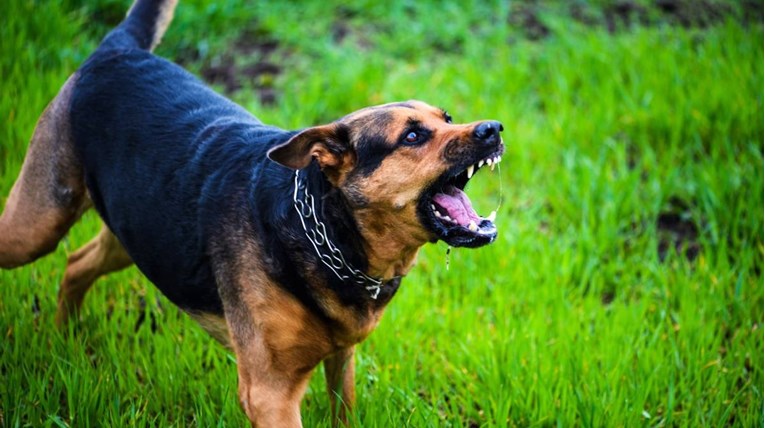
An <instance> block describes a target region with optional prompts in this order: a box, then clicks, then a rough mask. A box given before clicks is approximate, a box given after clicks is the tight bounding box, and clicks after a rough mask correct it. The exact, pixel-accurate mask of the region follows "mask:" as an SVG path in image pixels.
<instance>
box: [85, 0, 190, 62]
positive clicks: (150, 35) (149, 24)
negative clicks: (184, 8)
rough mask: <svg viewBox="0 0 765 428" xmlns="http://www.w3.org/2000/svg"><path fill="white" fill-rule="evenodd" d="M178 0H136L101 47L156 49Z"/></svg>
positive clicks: (171, 18)
mask: <svg viewBox="0 0 765 428" xmlns="http://www.w3.org/2000/svg"><path fill="white" fill-rule="evenodd" d="M177 4H178V0H135V2H134V3H133V5H132V6H131V7H130V10H128V13H127V17H125V19H124V20H123V21H122V22H121V23H120V25H118V26H117V28H115V29H114V30H112V31H111V32H110V33H109V34H108V35H107V36H106V38H104V40H103V42H101V45H100V46H99V49H130V48H138V49H145V50H149V51H151V50H154V48H155V47H156V46H157V45H158V44H159V42H160V40H161V39H162V36H163V35H164V34H165V31H166V30H167V27H168V26H169V25H170V21H172V20H173V12H174V11H175V6H176V5H177Z"/></svg>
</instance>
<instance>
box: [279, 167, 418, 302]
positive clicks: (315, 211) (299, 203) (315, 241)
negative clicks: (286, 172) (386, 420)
mask: <svg viewBox="0 0 765 428" xmlns="http://www.w3.org/2000/svg"><path fill="white" fill-rule="evenodd" d="M292 199H293V207H294V211H295V212H296V214H297V218H298V219H299V221H300V225H301V226H302V228H303V231H304V232H305V239H306V240H307V241H308V243H310V245H309V247H310V248H312V249H313V250H314V251H315V255H316V256H317V257H318V261H319V262H320V263H321V264H323V265H324V266H325V268H326V269H327V270H329V271H330V272H332V273H333V274H334V276H335V277H336V278H337V279H339V280H340V281H342V282H344V283H348V284H351V285H353V286H356V287H364V288H365V289H366V290H367V291H368V292H369V295H370V297H372V299H375V300H376V299H377V297H378V295H379V293H380V291H381V288H382V287H384V286H385V283H387V282H389V281H392V280H395V279H396V278H398V277H400V275H395V274H393V275H370V274H369V271H370V269H369V268H370V266H371V265H370V264H369V262H370V261H374V260H377V257H373V258H372V259H369V258H368V255H369V254H370V253H369V249H370V247H369V246H366V245H364V239H363V238H364V237H363V235H361V234H360V231H359V230H358V227H357V226H358V223H357V221H356V219H355V218H354V216H353V213H352V211H351V209H350V207H349V206H348V204H347V203H346V201H345V199H344V198H343V196H342V194H341V192H340V191H339V190H338V189H337V188H334V187H332V186H331V185H330V184H329V183H328V182H327V181H326V180H325V179H324V178H323V177H321V173H319V174H316V172H315V171H313V173H312V171H305V172H302V173H301V172H300V171H296V172H295V175H294V187H293V195H292ZM360 235H361V236H360ZM372 254H375V253H372ZM396 270H400V269H396ZM407 271H408V269H407ZM381 272H385V271H384V270H381Z"/></svg>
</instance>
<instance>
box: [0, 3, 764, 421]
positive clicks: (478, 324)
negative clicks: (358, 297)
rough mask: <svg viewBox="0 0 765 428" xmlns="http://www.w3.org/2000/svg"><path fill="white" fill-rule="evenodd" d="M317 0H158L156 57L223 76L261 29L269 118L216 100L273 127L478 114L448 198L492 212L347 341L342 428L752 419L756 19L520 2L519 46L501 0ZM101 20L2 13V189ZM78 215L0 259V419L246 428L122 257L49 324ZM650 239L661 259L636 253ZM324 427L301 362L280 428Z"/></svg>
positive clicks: (84, 8)
mask: <svg viewBox="0 0 765 428" xmlns="http://www.w3.org/2000/svg"><path fill="white" fill-rule="evenodd" d="M244 3H246V5H245V4H244ZM639 3H641V4H643V3H645V2H639ZM710 3H714V4H717V3H725V2H720V1H717V2H710ZM340 4H341V2H338V3H337V5H333V4H330V5H328V4H327V2H309V1H303V2H300V3H298V4H295V3H294V2H276V1H273V2H271V1H264V2H257V4H255V5H253V4H250V2H244V1H236V0H230V1H226V2H217V3H215V4H207V2H203V1H201V0H198V1H182V2H181V5H180V7H179V11H178V14H177V19H176V21H175V22H174V24H173V26H171V28H170V30H169V33H168V34H167V36H166V37H165V41H164V44H163V45H162V46H161V47H160V49H159V51H158V53H159V54H160V55H163V56H167V57H170V58H182V59H184V63H185V64H186V65H187V67H188V68H189V69H191V70H193V71H195V72H200V71H201V70H203V69H204V68H205V67H208V66H210V65H211V64H216V63H217V62H219V61H221V58H223V57H224V56H225V55H224V54H226V53H230V54H233V55H235V56H236V60H237V63H240V61H241V63H242V64H244V63H246V61H248V57H247V55H246V54H242V53H240V52H237V51H234V50H233V46H234V45H235V42H236V41H237V40H239V39H240V37H242V36H241V35H242V34H245V35H247V37H253V35H259V36H260V37H267V38H269V39H273V40H276V41H278V42H279V48H278V50H277V51H276V53H274V54H273V57H274V59H273V60H274V61H279V63H280V65H282V66H283V68H282V73H280V74H278V75H277V76H275V77H269V78H268V79H269V80H268V81H267V82H265V84H267V85H271V86H273V88H274V89H275V90H276V93H277V98H276V103H275V104H272V105H263V104H261V103H259V102H258V97H257V89H255V88H254V86H257V85H258V84H264V82H255V84H245V85H244V88H243V89H242V90H240V91H237V92H235V93H234V94H232V96H233V98H234V99H235V100H237V101H238V102H240V103H242V104H243V105H244V106H245V107H246V108H248V109H249V110H250V111H252V112H253V113H254V114H256V115H257V116H259V117H260V118H262V119H263V120H264V121H266V122H269V123H273V124H276V125H279V126H282V127H285V128H293V127H302V126H307V125H310V124H315V123H321V122H324V121H328V120H332V119H334V118H337V117H339V116H341V115H343V114H345V113H348V112H350V111H353V110H356V109H358V108H361V107H363V106H366V105H369V104H374V103H382V102H387V101H393V100H401V99H409V98H418V99H422V100H425V101H427V102H429V103H431V104H434V105H438V106H442V107H444V108H446V109H448V110H449V112H450V113H451V114H452V115H453V116H454V118H455V121H457V122H462V121H472V120H477V119H482V118H493V119H498V120H501V121H502V122H503V123H504V125H505V132H504V135H505V141H506V142H507V144H508V147H507V154H506V155H505V156H504V161H503V163H502V167H501V171H500V172H499V173H497V172H496V171H495V173H494V174H490V173H488V172H486V171H484V172H481V173H480V174H479V175H478V177H477V178H476V179H475V181H476V182H473V183H472V184H471V186H470V187H469V189H468V193H470V195H471V197H472V199H473V200H474V201H475V202H476V204H477V205H478V208H479V209H478V210H479V212H482V213H487V212H489V211H490V210H492V209H494V208H495V207H496V205H497V204H498V203H499V202H500V201H501V208H500V210H499V216H498V217H499V220H498V225H499V227H500V236H499V239H498V240H497V242H496V243H495V244H493V245H491V246H489V247H486V248H482V249H480V250H475V251H473V250H463V249H458V250H452V252H451V256H450V261H449V263H448V266H449V267H448V269H447V261H446V255H445V253H446V247H445V246H444V245H443V244H438V245H430V246H427V247H426V248H425V249H424V250H423V252H422V254H421V257H420V260H419V263H418V265H417V267H416V268H415V269H414V270H413V271H412V272H411V274H410V275H409V276H408V277H407V278H406V280H405V281H404V285H403V288H402V290H401V291H400V293H399V295H398V296H397V297H396V299H394V301H393V302H392V304H391V305H390V307H389V309H388V310H387V312H386V314H385V316H384V317H383V320H382V322H381V324H380V326H379V328H378V329H377V330H376V331H375V332H374V333H373V334H372V336H371V337H370V338H369V339H368V340H367V341H366V342H364V343H363V344H362V345H361V346H360V347H359V352H358V356H357V367H358V374H357V379H356V384H357V390H358V406H357V413H356V415H355V418H356V421H355V422H356V425H357V426H364V427H375V426H381V427H382V426H396V427H397V426H416V427H420V426H482V427H484V426H485V427H494V426H508V425H510V426H609V427H610V426H629V427H631V426H689V427H696V426H724V425H732V426H745V427H751V426H763V273H762V268H763V120H762V118H763V84H762V82H763V45H762V40H763V29H762V25H761V24H759V23H751V22H750V23H741V22H742V21H741V19H737V18H736V16H737V15H736V14H735V13H732V14H731V15H730V17H729V19H723V20H719V21H716V22H715V23H714V24H713V25H711V26H706V27H704V28H697V27H691V28H683V27H680V26H676V25H672V21H671V20H665V21H662V20H661V19H659V18H657V19H658V20H657V21H652V22H651V25H649V26H638V25H628V26H627V27H626V28H621V29H619V31H616V32H613V33H611V32H609V31H607V30H606V26H605V25H595V26H584V25H582V24H579V23H577V22H575V21H573V20H572V19H571V18H570V17H569V16H568V15H567V13H565V8H563V7H562V6H560V4H558V3H544V4H545V5H547V6H546V7H545V8H543V9H542V10H541V11H540V13H539V17H540V19H541V21H542V22H543V23H544V25H545V26H546V28H547V29H548V30H549V35H548V36H547V37H545V38H543V39H541V40H537V41H530V40H526V39H524V37H522V33H523V32H522V31H521V30H520V29H518V28H514V27H511V26H508V25H507V19H506V18H507V16H508V14H510V13H511V7H510V6H508V5H507V4H505V3H502V4H500V3H499V2H478V1H474V2H471V1H468V2H465V1H463V2H454V3H450V2H447V3H444V4H442V3H430V2H407V1H393V2H373V1H362V2H357V3H355V4H354V5H353V6H348V5H343V6H340ZM584 4H590V3H587V2H584ZM609 4H611V2H607V1H596V2H591V5H590V7H592V10H593V11H595V12H598V13H600V12H601V11H602V10H605V9H603V8H606V7H607V6H608V5H609ZM511 5H516V4H515V3H513V4H511ZM593 5H594V6H593ZM125 9H126V3H125V2H124V1H114V0H96V1H89V2H87V4H86V5H83V4H82V2H74V1H69V2H63V3H59V2H34V1H28V0H6V1H3V2H0V94H1V95H0V117H1V118H2V120H0V195H3V196H0V198H3V197H4V196H5V195H7V194H8V191H9V190H10V188H11V186H12V184H13V181H14V179H15V177H16V175H17V173H18V169H19V167H20V165H21V162H22V160H23V155H24V152H25V150H26V144H27V141H28V139H29V136H30V135H31V132H32V130H33V127H34V124H35V121H36V119H37V117H38V116H39V114H40V112H41V111H42V109H43V108H44V106H45V104H46V103H47V102H48V101H49V100H50V99H51V98H52V97H53V96H54V95H55V93H56V91H57V90H58V88H59V87H60V86H61V85H62V84H63V82H64V80H65V79H66V77H67V76H68V75H69V74H70V73H71V72H72V71H73V70H74V69H76V67H77V66H78V64H79V63H81V62H82V61H83V60H84V58H86V57H87V54H88V53H89V52H90V51H91V50H92V49H93V47H94V46H95V45H96V44H97V41H98V40H99V38H100V37H102V36H103V34H104V32H105V31H107V30H108V28H110V26H111V25H113V24H114V23H115V22H116V21H118V20H119V19H120V17H121V16H122V14H123V13H124V10H125ZM733 10H734V12H735V10H736V9H735V8H734V9H733ZM596 16H600V15H598V14H596ZM339 25H342V26H343V28H344V33H345V35H344V37H338V36H337V34H336V30H337V28H338V26H339ZM339 39H342V40H339ZM500 183H501V187H502V191H501V192H500V191H499V187H500ZM0 200H2V199H0ZM672 215H674V217H672ZM668 218H674V219H676V220H677V221H678V222H680V224H681V225H682V226H684V227H690V228H695V230H696V231H697V233H696V234H690V235H688V234H683V233H681V231H678V230H675V231H674V232H673V231H672V230H668V229H666V227H664V226H665V225H666V221H667V219H668ZM691 225H692V226H691ZM98 227H99V222H98V219H97V218H96V216H95V215H92V214H89V215H87V216H86V217H85V218H84V219H83V220H82V221H81V222H80V223H79V224H78V225H77V226H76V227H75V228H74V229H72V231H71V232H70V234H69V236H68V237H67V238H66V239H65V240H64V241H63V242H62V243H61V245H60V246H59V248H58V250H57V251H56V252H55V253H54V254H51V255H50V256H47V257H45V258H43V259H41V260H39V261H37V262H35V263H34V264H32V265H29V266H27V267H24V268H20V269H17V270H13V271H0V334H1V335H2V339H0V425H6V426H77V427H86V426H124V425H139V426H146V425H151V426H187V425H197V426H204V427H207V426H214V425H232V426H237V425H242V424H243V423H245V417H244V414H243V413H242V412H241V410H240V409H239V404H238V400H237V397H236V369H235V360H234V357H233V356H232V355H231V354H230V353H228V352H227V351H225V350H224V349H222V348H221V347H220V346H219V345H217V344H216V343H214V341H213V340H212V339H210V338H208V336H207V335H206V334H205V333H204V332H203V331H202V330H201V329H200V328H198V327H197V326H196V325H195V323H194V322H193V321H191V320H190V319H189V318H188V317H186V316H185V315H184V314H182V313H180V312H179V311H178V310H177V309H176V308H175V307H173V306H172V305H171V304H170V303H169V302H167V301H166V300H165V299H164V298H163V297H161V296H160V294H159V293H158V292H157V291H156V290H155V289H154V288H153V286H151V285H150V284H149V283H148V282H147V281H146V280H145V279H144V278H143V277H142V276H141V275H140V274H139V273H138V271H137V270H135V269H134V268H131V269H129V270H126V271H124V272H122V273H119V274H115V275H112V276H109V277H107V278H105V279H102V280H101V281H100V282H99V283H98V284H97V286H96V287H94V289H93V291H92V292H91V293H90V294H89V295H88V297H87V299H86V303H85V308H84V310H83V313H82V314H81V320H80V322H79V323H76V324H75V325H72V326H71V328H70V329H69V330H68V331H65V332H60V331H58V330H56V329H55V328H54V326H53V315H54V311H55V300H56V299H55V296H56V292H57V287H58V282H59V281H60V279H61V276H62V273H63V269H64V267H65V260H66V254H67V253H70V252H72V251H74V250H75V249H76V248H78V247H79V246H80V245H82V244H84V243H85V242H86V241H88V240H89V239H90V238H91V237H92V236H93V235H94V234H95V233H96V231H97V230H98ZM681 238H684V239H681ZM667 242H669V245H670V247H674V246H675V244H677V246H678V248H679V249H680V250H679V251H674V250H671V251H669V252H668V253H667V254H666V255H662V256H661V257H660V254H659V250H658V248H659V247H660V246H662V245H664V244H666V243H667ZM686 250H688V251H690V253H689V254H691V253H694V252H695V251H698V254H697V256H696V257H692V256H691V257H687V256H686ZM142 320H143V321H142ZM328 414H329V402H328V399H327V397H326V395H325V393H324V385H323V376H320V375H319V373H318V372H317V375H315V376H314V379H313V381H312V382H311V385H310V387H309V390H308V392H307V394H306V397H305V400H304V403H303V418H304V423H305V425H306V426H326V425H328V424H329V417H328Z"/></svg>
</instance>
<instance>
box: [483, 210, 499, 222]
mask: <svg viewBox="0 0 765 428" xmlns="http://www.w3.org/2000/svg"><path fill="white" fill-rule="evenodd" d="M496 219H497V212H496V211H492V212H491V214H489V216H488V217H486V220H489V221H490V222H492V223H494V220H496Z"/></svg>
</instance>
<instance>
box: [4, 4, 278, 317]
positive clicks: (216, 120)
mask: <svg viewBox="0 0 765 428" xmlns="http://www.w3.org/2000/svg"><path fill="white" fill-rule="evenodd" d="M175 3H176V0H138V1H137V2H136V4H135V5H134V6H133V8H132V9H131V11H130V12H129V13H128V16H127V18H126V19H125V21H123V22H122V23H121V24H120V25H119V26H118V27H116V28H115V29H114V30H113V31H112V32H110V33H109V34H108V35H107V36H106V37H105V38H104V40H103V42H102V43H101V44H100V45H99V47H98V49H97V50H96V51H95V52H94V53H93V54H92V55H91V56H90V57H89V58H88V60H87V61H86V62H85V63H84V64H83V65H82V67H80V69H79V70H78V71H77V72H76V73H75V74H74V75H73V76H72V77H71V78H70V80H69V81H68V82H67V84H66V85H65V86H64V88H63V89H62V90H61V93H60V94H59V96H57V98H56V99H55V100H54V101H53V102H52V103H51V105H50V106H49V107H48V109H47V110H46V113H45V114H44V115H43V117H42V118H41V120H40V124H39V125H38V128H37V130H36V132H35V136H34V137H33V140H32V144H31V146H30V151H29V154H28V155H27V158H26V160H25V167H24V170H23V171H22V175H21V177H20V178H19V180H18V181H17V184H16V186H15V187H14V189H13V191H12V192H11V196H10V198H9V201H8V203H7V204H6V209H5V211H4V212H3V216H2V218H0V266H1V267H13V266H17V265H20V264H25V263H28V262H30V261H32V260H34V259H36V258H38V257H40V256H42V255H44V254H46V253H48V252H50V251H52V250H53V249H54V248H55V246H56V244H57V242H58V240H59V239H60V238H61V237H62V236H63V235H64V234H65V233H66V231H67V230H68V228H69V227H70V226H71V224H73V223H74V222H75V221H76V220H77V219H78V218H79V216H80V215H81V213H82V212H83V211H85V210H86V209H87V208H89V207H90V206H91V205H92V206H95V208H96V210H97V211H98V212H99V214H100V216H101V217H102V219H103V220H104V222H105V224H106V225H107V226H108V229H109V230H110V231H111V233H113V234H114V235H116V237H117V238H118V241H119V242H120V243H121V244H122V246H124V249H125V250H126V252H127V254H128V255H129V256H130V258H131V259H132V260H133V261H134V262H135V263H136V265H137V266H138V267H139V268H140V269H141V271H142V272H143V273H144V274H145V275H146V276H147V277H148V278H149V279H150V280H151V281H152V282H153V283H155V284H156V285H157V286H158V288H160V289H161V290H162V291H163V292H164V293H165V294H166V295H167V296H168V297H169V298H170V299H171V300H172V301H173V302H174V303H176V304H178V305H179V306H180V307H182V308H184V309H187V310H192V311H194V310H196V311H201V312H214V313H221V312H222V308H221V303H220V298H219V296H218V293H217V291H216V288H215V283H214V278H213V273H212V271H211V268H210V266H209V263H208V262H207V260H208V257H207V252H208V248H206V247H205V244H204V242H206V241H208V240H207V239H206V238H208V233H209V232H208V230H209V229H215V226H213V225H217V224H216V223H217V222H220V221H223V219H222V218H221V217H222V216H225V215H227V214H228V212H227V211H226V209H225V207H226V206H236V204H237V203H239V204H240V206H241V203H242V201H237V200H236V199H237V198H238V197H242V199H245V197H246V195H245V194H244V193H245V192H246V191H247V189H245V188H237V186H241V183H249V182H250V181H252V176H253V175H256V174H258V173H259V172H260V170H261V169H264V168H278V167H276V166H275V165H273V164H270V165H268V161H267V158H266V156H265V153H266V151H267V150H268V148H269V147H270V146H272V145H274V144H276V143H279V142H283V141H284V140H285V139H286V138H288V137H289V135H291V134H290V133H287V132H285V131H282V130H279V129H277V128H272V127H267V126H264V125H263V124H261V123H260V122H259V121H258V120H257V119H256V118H254V117H253V116H252V115H250V114H249V113H248V112H246V111H245V110H244V109H242V108H241V107H239V106H238V105H236V104H234V103H232V102H230V101H228V100H227V99H225V98H224V97H222V96H220V95H218V94H217V93H215V92H214V91H212V90H211V89H209V88H207V87H206V86H205V85H204V83H203V82H201V81H200V80H199V79H197V78H196V77H194V76H193V75H191V74H190V73H188V72H186V71H185V70H183V69H182V68H181V67H178V66H177V65H175V64H173V63H171V62H169V61H167V60H164V59H162V58H159V57H156V56H154V55H153V54H152V53H151V52H150V50H151V49H153V48H154V47H155V46H156V44H157V43H158V42H159V39H160V38H161V36H162V34H163V33H164V30H165V28H166V27H167V25H168V24H169V21H170V18H171V17H172V13H173V8H174V7H175ZM235 183H240V184H235ZM51 184H53V185H52V186H51ZM224 195H225V199H224V197H223V196H224ZM137 202H140V203H137ZM139 230H140V231H142V232H141V234H140V237H139V236H138V235H137V234H136V233H135V231H139ZM4 240H6V241H10V240H13V242H9V243H5V242H3V241H4ZM179 272H183V273H185V275H179Z"/></svg>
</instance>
